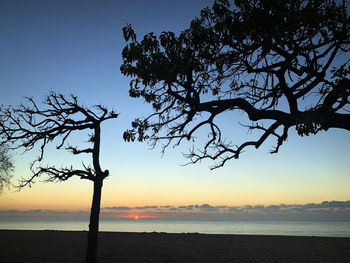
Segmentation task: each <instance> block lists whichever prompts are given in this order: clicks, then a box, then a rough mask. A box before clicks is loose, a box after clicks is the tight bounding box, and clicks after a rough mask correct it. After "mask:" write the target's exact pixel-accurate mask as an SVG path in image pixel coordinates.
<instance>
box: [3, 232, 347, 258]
mask: <svg viewBox="0 0 350 263" xmlns="http://www.w3.org/2000/svg"><path fill="white" fill-rule="evenodd" d="M86 236H87V232H78V231H29V230H25V231H22V230H0V263H20V262H28V263H30V262H36V263H39V262H62V263H63V262H66V263H69V262H72V263H73V262H84V254H85V245H86ZM99 241H100V246H99V262H100V263H107V262H153V263H156V262H192V263H193V262H269V263H271V262H308V263H310V262H329V263H337V262H344V263H345V262H346V263H348V262H350V238H331V237H291V236H249V235H208V234H195V233H191V234H187V233H184V234H167V233H118V232H101V233H100V238H99Z"/></svg>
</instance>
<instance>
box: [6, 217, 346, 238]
mask: <svg viewBox="0 0 350 263" xmlns="http://www.w3.org/2000/svg"><path fill="white" fill-rule="evenodd" d="M0 229H24V230H43V229H45V230H88V220H86V219H85V220H82V219H74V220H71V219H70V220H68V219H53V218H47V219H43V218H19V217H11V218H10V217H7V218H3V217H0ZM100 230H101V231H112V232H153V231H155V232H168V233H206V234H247V235H287V236H329V237H350V222H308V221H293V222H289V221H288V222H287V221H261V222H253V221H249V222H247V221H245V222H242V221H185V220H182V221H180V220H179V221H177V220H159V219H140V220H137V221H136V220H130V219H125V220H115V219H114V220H112V219H102V220H101V222H100Z"/></svg>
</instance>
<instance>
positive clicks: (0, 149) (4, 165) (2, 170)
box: [0, 145, 14, 193]
mask: <svg viewBox="0 0 350 263" xmlns="http://www.w3.org/2000/svg"><path fill="white" fill-rule="evenodd" d="M8 150H9V149H8V147H7V145H0V193H2V191H3V190H4V188H6V187H7V188H8V187H9V186H10V181H11V178H12V176H13V174H12V172H13V169H14V166H13V163H12V161H11V158H10V155H9V153H8Z"/></svg>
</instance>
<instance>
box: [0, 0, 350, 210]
mask: <svg viewBox="0 0 350 263" xmlns="http://www.w3.org/2000/svg"><path fill="white" fill-rule="evenodd" d="M211 3H212V1H182V0H181V1H166V0H164V1H160V0H159V1H152V0H149V1H141V0H139V1H133V0H131V1H108V0H107V1H35V0H31V1H24V0H22V1H20V0H18V1H12V0H2V1H1V2H0V39H1V40H0V89H1V99H0V104H4V105H8V104H11V105H17V104H19V103H20V102H22V101H23V97H22V96H33V97H34V98H35V99H36V100H38V101H40V100H42V99H43V98H44V96H45V94H47V93H48V92H49V91H50V90H53V91H57V92H61V93H64V94H70V93H73V94H75V95H77V96H78V97H79V98H80V100H81V101H82V102H83V103H84V104H85V105H92V104H96V103H102V104H104V105H107V106H108V107H110V108H115V109H116V111H118V112H120V113H121V115H120V118H119V119H117V120H116V121H111V122H108V123H106V124H105V125H104V126H103V129H104V130H103V141H102V143H103V145H102V163H103V166H104V167H103V168H104V169H109V170H110V172H111V174H112V176H111V177H110V178H109V179H108V180H107V181H106V182H105V186H104V192H103V200H102V206H109V207H111V206H142V205H171V206H180V205H191V204H204V203H208V204H211V205H226V206H232V205H244V204H254V205H256V204H264V205H269V204H280V203H287V204H295V203H298V204H305V203H309V202H316V203H320V202H321V201H324V200H329V201H330V200H340V201H345V200H350V192H349V191H348V189H349V187H350V172H349V170H350V169H349V168H350V164H349V160H350V151H349V149H350V135H349V133H348V132H345V131H341V130H331V131H329V132H327V133H324V132H323V133H320V134H319V135H317V136H310V137H303V138H300V137H298V136H297V135H296V134H295V132H294V131H291V134H290V137H289V139H288V141H287V143H286V144H285V145H284V146H283V147H282V148H281V152H280V153H279V154H278V155H270V154H268V152H269V150H270V149H271V147H272V143H273V142H268V143H267V144H266V145H264V146H263V147H262V148H261V149H259V150H255V149H248V150H247V152H245V153H244V154H242V157H241V159H239V160H233V161H231V162H230V163H228V164H227V165H226V166H225V167H224V168H221V169H218V170H215V171H210V170H209V169H208V167H209V166H210V165H211V163H210V162H202V163H201V164H199V165H192V166H185V167H183V166H181V164H184V163H186V160H185V159H183V157H182V155H181V152H182V151H186V150H187V149H189V148H190V147H191V145H190V144H184V145H183V146H181V147H179V148H178V149H175V150H173V149H172V148H169V150H168V151H167V152H166V154H165V156H164V157H162V158H161V154H160V149H155V150H152V151H151V150H149V149H148V146H147V145H146V144H140V143H134V144H130V143H125V142H124V141H123V140H122V134H123V131H124V130H126V129H127V128H129V127H130V122H131V121H132V120H133V119H134V118H135V117H138V116H145V115H146V114H147V112H150V110H151V109H150V107H148V106H149V105H146V104H144V103H143V102H142V101H141V100H137V99H131V98H129V97H128V88H129V82H128V81H129V80H128V79H127V78H125V77H124V76H122V75H121V73H120V71H119V67H120V64H121V51H122V49H123V47H124V45H125V43H124V40H123V38H122V27H123V26H125V25H126V24H127V23H130V24H132V25H133V27H134V28H135V30H136V33H137V35H138V36H139V37H142V36H143V35H144V34H146V33H148V32H155V33H156V34H159V33H160V32H162V31H168V30H169V31H174V32H180V31H181V30H182V29H184V28H186V27H187V26H188V25H189V23H190V21H191V19H192V18H193V17H194V16H196V15H199V12H200V10H201V9H202V8H203V7H205V6H207V5H211ZM222 124H223V125H225V127H226V128H227V130H228V139H229V140H232V141H233V142H235V143H237V144H238V143H240V141H235V140H234V139H235V137H237V138H242V137H246V136H247V138H248V136H249V135H248V134H247V132H246V130H244V129H242V128H241V127H239V125H237V122H236V120H233V119H232V118H230V116H229V115H228V116H225V117H223V118H222ZM85 139H86V137H84V136H81V137H79V136H78V137H75V139H74V142H73V144H79V141H81V140H85ZM48 153H49V155H48V159H47V162H48V163H49V164H56V165H58V166H60V165H61V163H63V164H70V163H73V164H76V165H79V164H80V162H81V160H80V159H79V158H78V159H74V160H73V158H71V156H70V155H69V154H66V153H63V152H59V153H57V152H56V151H49V152H48ZM31 154H32V155H31ZM31 154H25V155H20V156H15V157H14V160H15V161H16V172H15V177H16V178H19V177H20V176H25V175H26V174H28V172H29V171H28V163H29V161H30V160H31V158H32V156H33V154H36V153H31ZM74 158H75V157H74ZM91 190H92V188H91V185H90V184H89V183H88V182H81V181H79V180H72V181H71V182H65V183H62V184H52V185H48V184H42V183H38V184H37V185H34V188H31V189H24V190H22V192H21V193H11V192H6V193H5V194H4V195H2V196H0V199H2V201H1V202H0V209H34V208H45V209H50V208H52V209H60V208H62V209H64V208H69V209H80V208H81V209H86V208H88V207H89V206H90V198H91ZM72 196H74V198H71V197H72Z"/></svg>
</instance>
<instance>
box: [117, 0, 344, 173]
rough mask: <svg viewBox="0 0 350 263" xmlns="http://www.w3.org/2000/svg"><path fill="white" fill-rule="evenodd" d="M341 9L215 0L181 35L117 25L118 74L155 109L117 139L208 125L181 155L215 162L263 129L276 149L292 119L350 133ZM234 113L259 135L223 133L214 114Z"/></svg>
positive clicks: (294, 1) (301, 126) (181, 135)
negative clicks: (121, 44)
mask: <svg viewBox="0 0 350 263" xmlns="http://www.w3.org/2000/svg"><path fill="white" fill-rule="evenodd" d="M348 10H349V9H348V7H347V6H346V1H331V0H311V1H306V0H286V1H274V0H250V1H238V0H237V1H235V3H234V5H233V6H231V5H230V3H229V1H226V0H217V1H215V3H214V4H213V6H212V8H205V9H203V10H202V11H201V14H200V16H199V17H198V18H195V19H194V20H193V21H192V22H191V24H190V27H189V28H188V29H186V30H184V31H183V32H182V33H180V34H179V35H178V36H176V35H175V34H174V33H172V32H163V33H161V34H160V36H159V37H157V36H156V35H155V34H153V33H150V34H148V35H145V36H144V37H143V39H142V41H140V42H139V41H138V40H137V37H136V34H135V31H134V30H133V28H132V27H131V26H130V25H128V26H126V27H124V28H123V33H124V38H125V40H126V41H127V45H126V47H125V48H124V50H123V54H122V56H123V64H122V66H121V72H122V73H123V74H124V75H125V76H128V77H131V79H132V80H131V82H130V91H129V92H130V96H131V97H135V98H139V97H142V98H143V99H144V100H145V102H147V103H150V104H151V105H152V106H153V109H154V113H153V114H151V115H150V116H148V117H146V118H140V119H136V120H135V121H134V122H133V123H132V129H130V130H128V131H126V132H125V133H124V139H125V140H126V141H134V140H139V141H144V140H149V141H150V142H151V143H152V145H153V146H155V145H156V144H157V143H158V142H159V141H162V142H163V146H164V148H166V147H167V146H169V145H171V144H173V143H174V144H175V145H178V144H179V143H180V142H181V141H182V140H183V139H187V140H190V139H193V138H194V135H195V133H196V132H198V130H199V129H202V128H203V127H207V128H208V135H209V136H208V140H207V142H206V144H205V145H204V147H203V149H201V150H196V151H195V150H193V151H191V152H190V153H189V154H188V155H187V157H189V158H190V160H191V161H192V162H193V163H196V162H198V161H200V160H202V159H205V158H209V159H213V160H215V161H216V164H215V166H214V168H215V167H219V166H222V165H224V164H225V162H226V161H228V160H230V159H232V158H238V157H239V155H240V154H241V152H242V151H243V150H244V149H245V148H246V147H248V146H254V147H255V148H259V147H260V145H261V144H263V143H264V142H265V141H266V140H267V138H269V137H274V138H276V145H275V147H274V149H273V150H272V151H271V152H272V153H277V152H278V150H279V148H280V146H281V145H282V144H283V142H284V141H285V140H286V139H287V137H288V131H289V129H290V128H292V127H294V128H295V129H296V131H297V133H298V134H299V135H300V136H303V135H310V134H316V133H318V132H319V131H322V130H323V131H327V130H328V129H330V128H340V129H345V130H349V131H350V114H349V95H350V79H349V73H350V68H349V54H348V52H349V48H350V45H349V44H350V39H349V21H350V19H349V14H348ZM235 111H239V112H242V113H244V114H243V115H244V116H245V117H247V119H249V121H250V122H251V123H250V124H249V125H244V126H245V127H248V129H249V130H254V131H257V133H260V134H259V135H258V138H257V140H252V141H246V142H244V143H242V144H241V145H234V144H232V143H231V142H229V141H226V139H225V138H223V136H222V131H221V129H222V128H221V127H220V126H219V125H218V124H217V123H216V118H217V116H219V115H222V114H223V113H224V112H235ZM264 124H265V125H264Z"/></svg>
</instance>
